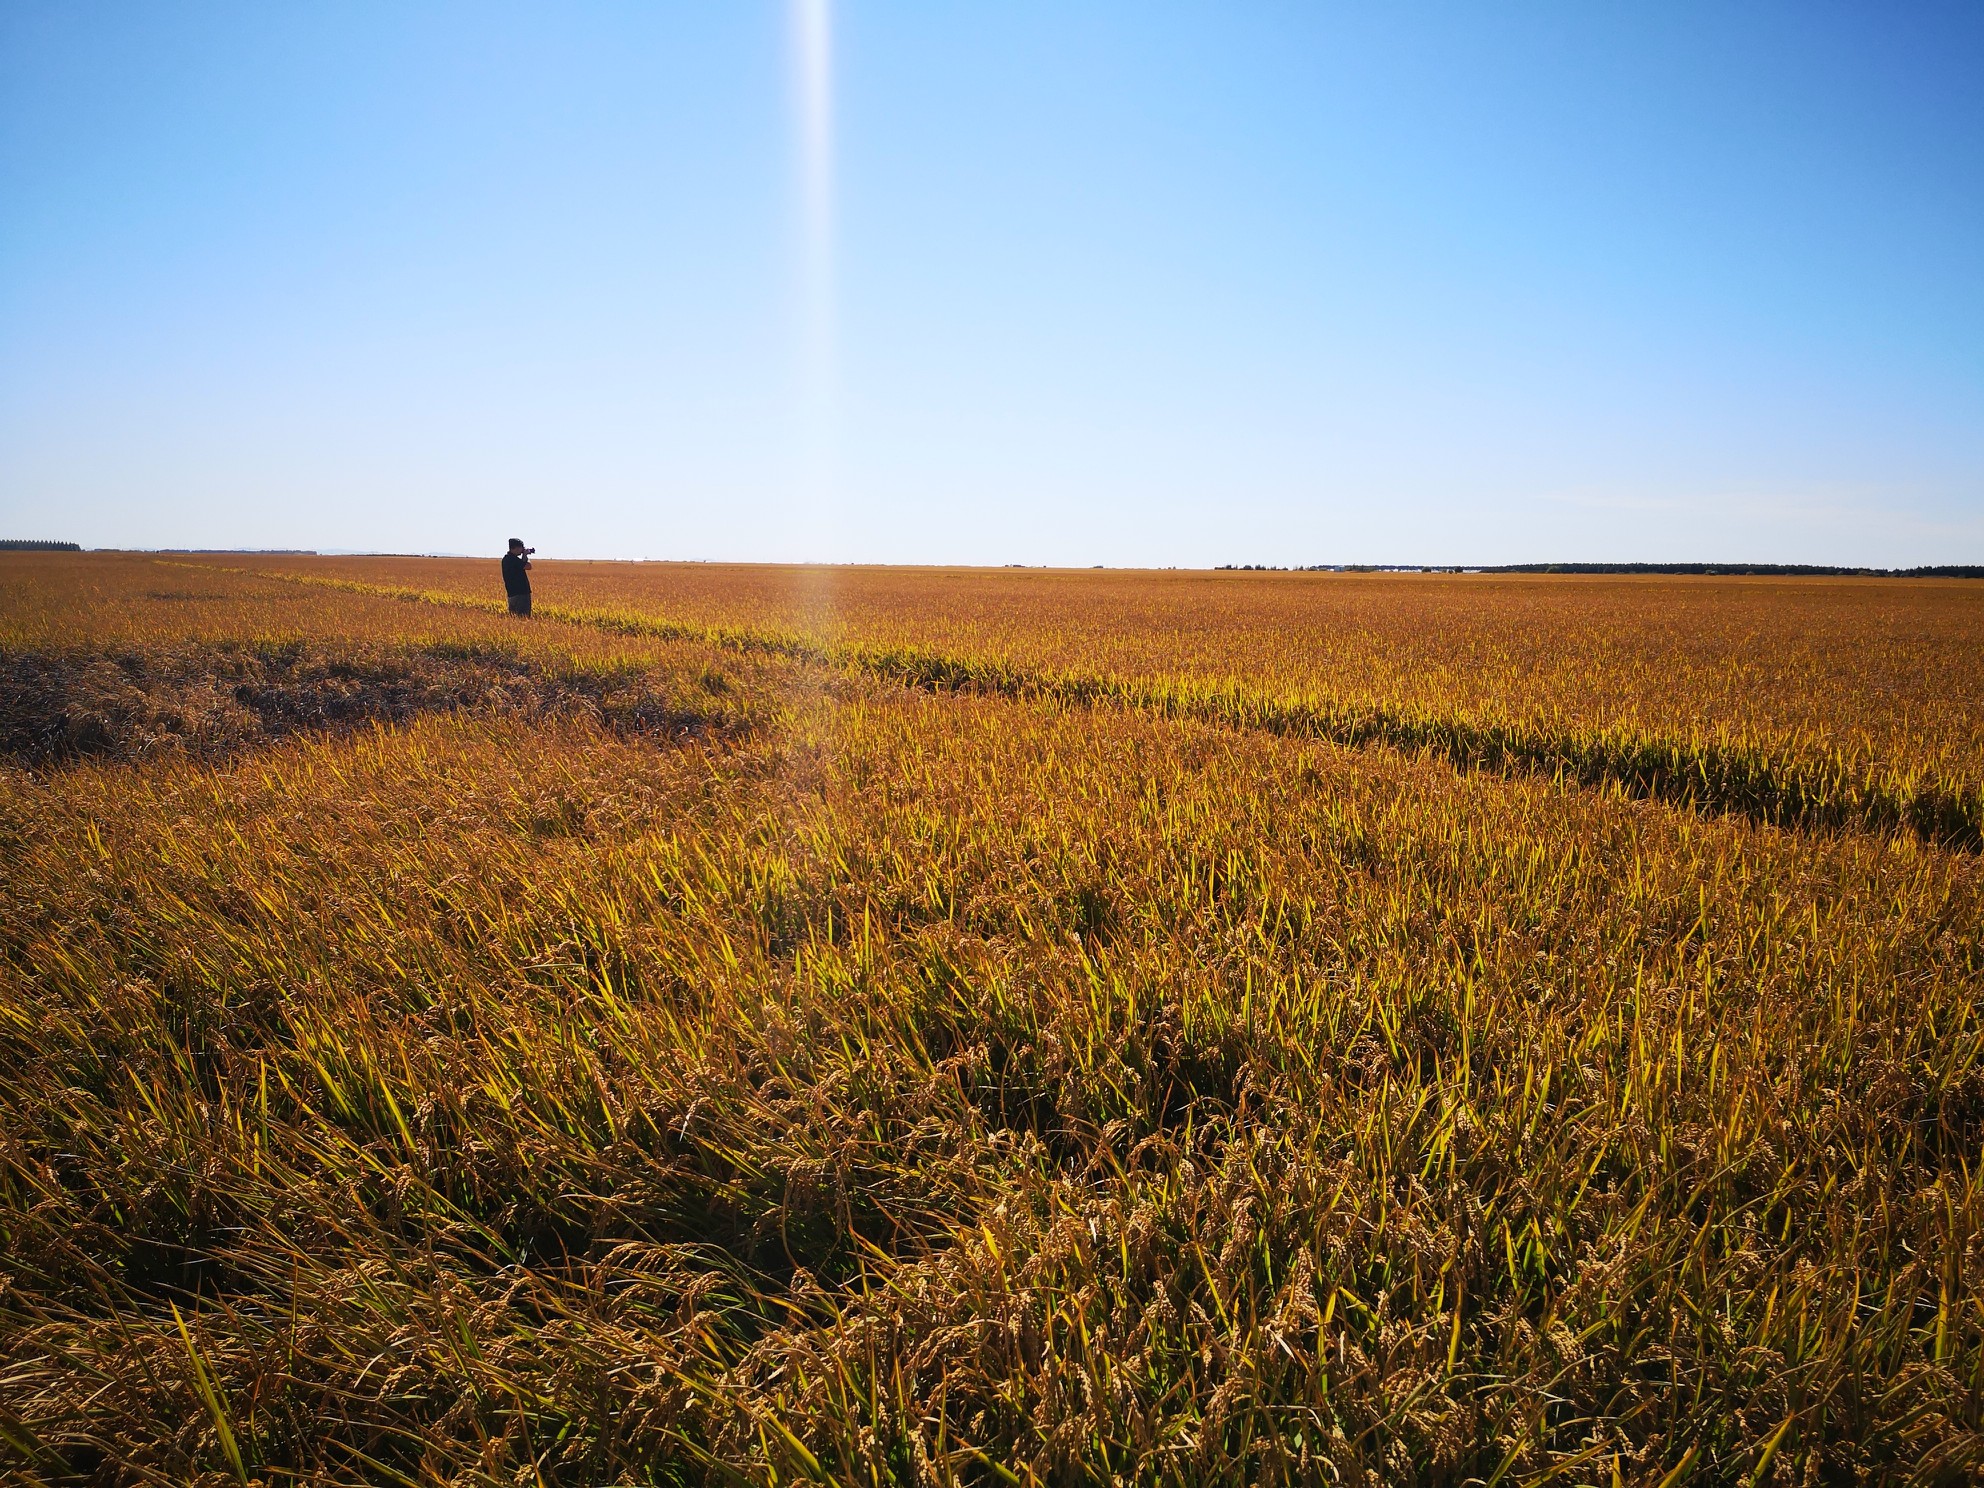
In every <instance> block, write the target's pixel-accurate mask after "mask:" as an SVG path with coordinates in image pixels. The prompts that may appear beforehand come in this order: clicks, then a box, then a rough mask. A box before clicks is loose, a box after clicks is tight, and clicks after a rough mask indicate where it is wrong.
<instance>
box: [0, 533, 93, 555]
mask: <svg viewBox="0 0 1984 1488" xmlns="http://www.w3.org/2000/svg"><path fill="white" fill-rule="evenodd" d="M82 550H83V545H82V544H81V543H64V542H36V541H35V540H34V539H33V538H31V537H0V553H80V552H82Z"/></svg>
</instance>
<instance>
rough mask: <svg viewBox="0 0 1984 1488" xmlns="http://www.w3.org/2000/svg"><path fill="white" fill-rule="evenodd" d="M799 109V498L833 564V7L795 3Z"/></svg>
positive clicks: (813, 535)
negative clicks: (829, 548) (831, 549)
mask: <svg viewBox="0 0 1984 1488" xmlns="http://www.w3.org/2000/svg"><path fill="white" fill-rule="evenodd" d="M791 5H792V12H791V14H792V48H793V95H794V96H793V104H794V110H793V111H794V116H795V121H796V123H797V126H798V131H799V138H798V154H799V213H800V222H799V306H798V322H799V324H798V342H799V344H798V384H799V386H798V394H799V410H798V412H799V427H798V456H799V472H798V475H799V478H798V487H799V496H800V501H801V508H802V512H803V521H802V531H803V533H804V536H805V540H806V542H807V543H808V545H809V547H810V548H812V549H813V551H811V552H809V553H808V554H807V555H806V556H808V557H827V556H831V555H830V553H828V552H827V551H825V549H826V548H827V547H829V546H830V545H831V544H832V543H833V540H834V536H835V534H834V531H833V529H834V527H835V526H836V522H835V517H836V515H837V513H836V511H835V507H836V504H837V502H836V498H837V494H838V493H837V491H836V489H835V485H836V482H835V470H834V465H835V443H836V441H835V427H834V425H835V418H834V401H835V399H834V303H833V302H834V292H833V277H834V275H833V269H834V264H833V257H834V255H833V246H834V244H833V236H834V221H833V13H832V6H831V0H791Z"/></svg>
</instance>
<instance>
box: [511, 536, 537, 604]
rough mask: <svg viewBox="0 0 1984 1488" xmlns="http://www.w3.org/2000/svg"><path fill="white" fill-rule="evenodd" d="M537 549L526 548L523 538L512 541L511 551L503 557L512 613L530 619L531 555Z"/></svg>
mask: <svg viewBox="0 0 1984 1488" xmlns="http://www.w3.org/2000/svg"><path fill="white" fill-rule="evenodd" d="M536 551H537V549H536V548H527V547H525V546H524V540H523V539H522V538H521V537H513V538H511V539H510V551H509V552H507V553H505V554H504V555H503V589H504V592H506V593H507V594H508V595H509V596H510V613H511V614H512V615H519V616H521V617H523V618H524V619H526V620H528V619H530V555H531V554H532V553H535V552H536Z"/></svg>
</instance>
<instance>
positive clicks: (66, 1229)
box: [0, 554, 1984, 1488]
mask: <svg viewBox="0 0 1984 1488" xmlns="http://www.w3.org/2000/svg"><path fill="white" fill-rule="evenodd" d="M493 572H494V565H493V564H491V563H481V564H470V563H466V562H450V561H444V560H394V559H351V560H344V559H338V560H331V559H301V558H273V557H269V558H254V557H229V558H220V557H212V558H203V557H190V556H189V557H182V558H175V559H163V558H153V557H146V556H141V555H98V554H77V555H51V554H19V555H14V554H7V555H0V852H4V855H5V861H6V863H7V865H8V870H7V872H6V873H5V874H4V875H0V1273H4V1275H3V1276H0V1465H4V1466H5V1468H6V1470H7V1471H9V1472H11V1473H12V1474H13V1475H15V1476H16V1477H18V1478H19V1479H21V1480H23V1481H30V1482H32V1481H45V1482H74V1483H89V1484H98V1483H101V1484H152V1483H161V1484H162V1483H184V1482H202V1483H212V1484H228V1483H249V1482H255V1483H261V1484H265V1485H274V1484H277V1483H286V1482H312V1483H316V1482H325V1483H329V1482H338V1483H347V1482H363V1483H380V1484H388V1483H415V1484H464V1485H466V1484H477V1485H482V1484H489V1485H494V1484H498V1483H501V1484H505V1485H514V1484H539V1483H541V1484H590V1483H669V1484H689V1483H706V1482H708V1483H718V1482H722V1483H740V1482H741V1483H752V1484H773V1483H781V1484H782V1483H799V1482H814V1483H840V1484H857V1483H859V1484H884V1483H931V1484H950V1483H961V1484H974V1485H975V1484H995V1483H1018V1484H1035V1483H1040V1484H1076V1483H1112V1484H1113V1483H1124V1484H1153V1485H1155V1484H1200V1483H1234V1484H1239V1483H1285V1484H1306V1483H1320V1484H1356V1485H1360V1488H1362V1485H1367V1484H1393V1483H1410V1484H1455V1485H1460V1484H1479V1485H1516V1484H1541V1483H1545V1482H1552V1483H1564V1484H1594V1485H1599V1484H1615V1483H1616V1484H1647V1485H1655V1488H1677V1485H1680V1484H1682V1483H1692V1484H1731V1485H1735V1484H1745V1485H1763V1484H1780V1483H1781V1484H1788V1485H1789V1484H1796V1485H1806V1484H1835V1483H1837V1484H1847V1483H1853V1484H1859V1483H1924V1484H1928V1483H1936V1484H1959V1483H1970V1482H1974V1481H1977V1480H1978V1478H1979V1476H1980V1475H1984V1233H1980V1231H1984V1178H1980V1176H1979V1169H1980V1161H1981V1160H1984V1150H1980V1146H1981V1144H1984V1059H1981V1058H1980V1056H1981V1055H1984V1014H1980V1009H1979V1006H1978V1000H1979V999H1978V993H1979V989H1980V985H1984V875H1981V874H1980V864H1984V857H1981V856H1980V854H1979V851H1978V848H1979V846H1980V837H1979V827H1980V824H1984V795H1980V787H1984V645H1980V642H1984V585H1966V584H1964V583H1962V582H1960V581H1952V582H1939V581H1907V582H1881V581H1871V580H1837V581H1802V580H1651V579H1633V580H1618V581H1613V580H1592V579H1569V578H1556V577H1551V578H1521V579H1509V578H1491V577H1488V576H1451V577H1448V576H1440V577H1434V576H1421V575H1409V576H1408V575H1326V574H1301V575H1293V574H1255V573H1234V574H1226V573H1221V574H1205V573H1176V574H1171V573H1159V574H1125V573H1048V572H1043V571H1010V572H1002V571H991V572H983V571H979V572H973V571H963V572H939V571H934V570H933V571H919V570H815V571H808V570H790V569H787V570H780V569H746V568H726V567H720V566H714V565H708V566H705V565H605V564H597V565H576V564H571V565H566V564H550V563H546V564H541V565H539V566H538V570H537V575H536V580H537V591H538V594H537V598H538V611H539V616H540V618H538V619H536V620H533V621H532V622H530V623H529V624H527V625H526V624H522V623H518V622H514V621H512V620H510V619H509V618H508V617H506V616H505V615H503V614H502V613H501V608H502V605H501V596H500V593H494V594H492V592H491V591H492V590H494V589H495V588H496V587H497V586H496V585H495V584H494V582H493Z"/></svg>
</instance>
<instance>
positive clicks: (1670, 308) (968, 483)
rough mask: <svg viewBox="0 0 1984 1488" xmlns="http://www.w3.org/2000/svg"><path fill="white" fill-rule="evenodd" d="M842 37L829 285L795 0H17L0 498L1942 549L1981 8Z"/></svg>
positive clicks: (471, 530)
mask: <svg viewBox="0 0 1984 1488" xmlns="http://www.w3.org/2000/svg"><path fill="white" fill-rule="evenodd" d="M831 35H832V44H833V61H832V116H833V140H832V173H833V174H832V187H831V198H832V214H833V225H832V273H831V279H830V285H831V305H830V307H829V308H830V314H829V315H826V316H824V317H823V316H821V315H818V314H814V313H813V312H809V309H808V305H807V303H806V296H807V294H808V290H807V287H806V286H807V285H808V284H809V283H811V282H813V281H810V280H809V279H808V277H807V272H806V260H807V254H808V251H809V250H808V248H807V242H808V238H807V233H806V231H805V221H804V216H805V209H804V207H803V205H802V203H803V201H804V193H803V191H802V182H801V175H802V172H803V160H804V158H805V157H804V154H803V151H802V150H801V149H800V145H799V134H800V130H801V123H800V120H801V117H802V110H801V109H800V107H799V105H798V101H797V99H796V97H795V76H796V68H795V60H794V55H793V53H794V46H795V42H794V24H793V15H792V13H791V11H790V10H789V9H788V7H787V5H785V4H783V3H780V0H763V3H741V0H740V3H723V4H694V5H691V4H680V5H670V4H653V3H641V4H625V5H619V4H612V5H608V4H576V3H574V4H566V3H560V4H551V3H543V4H538V5H532V6H521V5H501V4H489V3H475V4H449V3H398V0H395V3H363V0H346V3H339V4H307V5H305V4H297V5H291V4H282V5H272V4H265V3H254V4H204V3H175V4H155V3H143V4H118V3H89V0H78V3H67V0H64V3H56V0H9V3H8V4H7V5H5V7H4V8H0V536H26V537H34V536H47V537H60V538H68V539H73V540H76V541H80V542H83V543H85V544H87V545H93V546H94V545H101V546H165V545H173V546H180V545H201V546H256V547H275V546H303V547H321V548H353V549H395V550H434V551H453V552H475V551H491V552H493V551H495V550H496V549H497V548H498V547H500V543H501V540H502V539H503V538H505V537H507V536H509V535H510V534H511V533H513V532H515V533H519V534H522V535H524V536H526V537H529V538H531V539H532V540H533V541H534V542H536V543H537V545H538V546H539V547H540V548H541V549H542V550H543V551H544V553H545V554H547V555H551V554H569V555H589V556H602V557H636V558H638V557H643V556H654V557H662V556H669V557H690V558H763V559H789V558H842V559H871V560H878V561H891V562H918V561H937V562H974V563H1004V562H1029V563H1040V562H1057V563H1074V564H1088V563H1110V564H1181V565H1209V564H1213V563H1220V562H1272V563H1313V562H1345V561H1351V562H1356V561H1417V562H1459V561H1485V562H1501V561H1520V560H1530V559H1650V560H1661V559H1667V560H1674V559H1705V558H1715V559H1752V560H1779V561H1806V562H1839V561H1849V562H1856V563H1877V564H1911V563H1922V562H1972V563H1976V562H1984V81H1980V80H1981V79H1984V7H1980V6H1978V5H1975V4H1968V5H1954V6H1949V7H1942V8H1938V7H1933V6H1916V5H1907V4H1902V5H1894V6H1887V5H1881V6H1876V5H1872V4H1864V5H1852V6H1848V5H1842V4H1830V3H1798V4H1762V3H1744V4H1723V3H1717V4H1702V5H1689V4H1682V3H1673V0H1660V3H1651V0H1649V3H1645V4H1640V5H1635V6H1627V5H1620V4H1594V3H1582V0H1580V3H1562V4H1529V3H1524V4H1492V5H1490V4H1468V5H1454V6H1442V5H1433V4H1409V5H1392V4H1386V5H1379V4H1368V5H1361V4H1360V5H1328V6H1323V5H1310V4H1281V5H1277V4H1266V3H1261V4H1249V5H1226V4H1213V3H1210V0H1208V3H1205V4H1198V5H1178V4H1149V3H1136V4H1130V3H1124V4H1100V3H1097V4H1069V3H1055V4H1045V3H1040V4H1033V3H1000V4H989V3H987V4H979V5H970V6H966V5H956V4H910V3H899V4H883V3H880V0H839V3H836V4H835V5H834V6H833V13H832V21H831ZM814 309H815V310H816V311H817V310H818V309H819V307H818V306H815V307H814ZM809 316H810V317H811V318H809ZM829 320H830V322H831V327H832V331H831V337H832V339H831V344H830V346H827V348H826V350H825V352H824V354H823V355H816V356H815V357H814V358H813V359H812V360H811V361H809V359H808V353H807V351H806V346H807V344H808V343H807V332H806V330H805V327H806V326H808V325H819V324H825V323H827V321H829ZM816 350H817V346H816ZM822 369H824V371H823V370H822ZM823 378H825V379H826V381H825V382H823V381H822V379H823ZM822 387H830V392H829V393H827V394H823V393H822V392H821V388H822ZM809 408H811V409H812V410H813V412H812V413H811V414H810V415H809V413H808V411H807V410H808V409H809ZM822 409H825V410H826V412H825V413H824V414H822V413H821V411H820V410H822ZM809 418H810V420H811V422H809ZM823 431H824V432H823Z"/></svg>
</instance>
